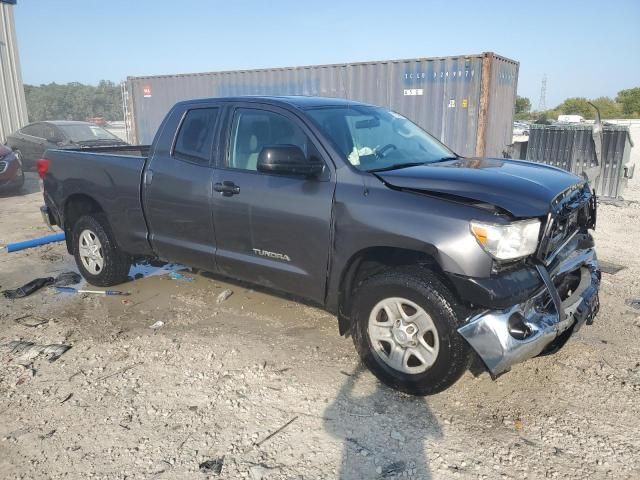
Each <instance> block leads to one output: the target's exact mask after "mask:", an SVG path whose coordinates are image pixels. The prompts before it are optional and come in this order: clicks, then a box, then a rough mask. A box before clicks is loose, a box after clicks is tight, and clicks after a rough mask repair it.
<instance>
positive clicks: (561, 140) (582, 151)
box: [526, 125, 633, 198]
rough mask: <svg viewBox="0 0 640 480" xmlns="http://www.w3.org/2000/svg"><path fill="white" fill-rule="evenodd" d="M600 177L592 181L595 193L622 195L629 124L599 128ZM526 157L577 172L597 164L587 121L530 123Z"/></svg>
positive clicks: (629, 173) (628, 153)
mask: <svg viewBox="0 0 640 480" xmlns="http://www.w3.org/2000/svg"><path fill="white" fill-rule="evenodd" d="M602 142H603V145H602V162H601V165H600V177H599V178H598V180H597V182H596V183H595V189H596V192H597V194H598V195H600V196H603V197H608V198H618V197H620V196H622V193H623V191H624V187H625V186H626V184H627V180H628V178H627V177H628V176H630V175H631V172H630V171H629V168H630V165H628V164H629V155H630V153H631V147H632V145H633V144H632V142H631V138H630V136H629V128H628V127H625V126H614V125H607V126H605V127H604V128H603V139H602ZM526 159H527V160H533V161H535V162H540V163H546V164H547V165H553V166H555V167H559V168H562V169H564V170H568V171H570V172H573V173H577V174H581V173H582V172H583V171H584V170H585V169H587V168H592V167H597V166H598V163H597V160H596V154H595V148H594V143H593V138H592V127H591V126H590V125H566V126H564V125H562V126H559V125H550V126H546V125H531V128H530V130H529V143H528V145H527V152H526Z"/></svg>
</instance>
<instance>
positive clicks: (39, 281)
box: [2, 277, 54, 299]
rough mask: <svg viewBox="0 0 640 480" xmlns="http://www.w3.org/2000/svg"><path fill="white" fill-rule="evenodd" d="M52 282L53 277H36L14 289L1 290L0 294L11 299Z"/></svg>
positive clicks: (32, 291)
mask: <svg viewBox="0 0 640 480" xmlns="http://www.w3.org/2000/svg"><path fill="white" fill-rule="evenodd" d="M53 282H54V278H53V277H45V278H36V279H34V280H31V281H30V282H28V283H25V284H24V285H23V286H21V287H18V288H16V289H14V290H3V291H2V295H4V297H5V298H11V299H15V298H24V297H28V296H29V295H31V294H32V293H34V292H37V291H38V290H40V289H41V288H42V287H46V286H47V285H51V284H52V283H53Z"/></svg>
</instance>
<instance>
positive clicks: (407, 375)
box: [352, 268, 471, 395]
mask: <svg viewBox="0 0 640 480" xmlns="http://www.w3.org/2000/svg"><path fill="white" fill-rule="evenodd" d="M463 310H464V309H463V308H462V307H461V306H460V305H459V304H458V303H457V302H456V299H455V297H454V296H453V295H452V294H451V292H450V291H449V290H448V289H447V288H446V287H445V286H444V285H443V284H442V282H441V281H440V280H439V279H438V278H437V277H436V276H435V275H434V274H433V273H432V272H430V271H428V270H425V269H420V268H405V269H398V270H393V271H390V272H385V273H382V274H379V275H376V276H374V277H371V278H370V279H368V280H366V281H365V282H363V283H362V284H361V285H360V286H359V288H358V289H357V291H356V292H355V296H354V301H353V310H352V319H353V321H354V322H355V324H354V325H353V329H352V336H353V342H354V344H355V347H356V350H357V351H358V354H359V355H360V357H361V359H362V361H363V363H364V364H365V365H366V366H367V367H368V368H369V369H370V370H371V371H372V373H373V374H374V375H375V376H376V377H378V379H380V380H381V381H382V382H383V383H385V384H386V385H389V386H390V387H393V388H395V389H397V390H400V391H403V392H406V393H409V394H412V395H430V394H434V393H438V392H441V391H442V390H445V389H446V388H448V387H449V386H451V385H452V384H453V383H455V382H456V381H457V380H458V379H459V378H460V377H461V376H462V375H463V374H464V372H465V371H466V370H467V368H468V367H469V363H470V359H471V352H470V349H469V346H468V345H467V343H466V342H465V340H464V339H463V338H462V336H461V335H460V334H459V333H458V332H457V328H458V327H459V326H460V325H461V322H462V321H463V320H464V317H465V314H464V311H463Z"/></svg>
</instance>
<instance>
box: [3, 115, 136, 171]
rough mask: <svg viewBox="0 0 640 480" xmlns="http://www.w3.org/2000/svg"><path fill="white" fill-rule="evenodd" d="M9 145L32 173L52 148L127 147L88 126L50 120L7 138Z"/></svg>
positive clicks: (112, 136)
mask: <svg viewBox="0 0 640 480" xmlns="http://www.w3.org/2000/svg"><path fill="white" fill-rule="evenodd" d="M6 143H7V145H8V146H9V147H10V148H11V149H12V150H13V151H14V152H15V153H16V155H17V156H18V158H20V160H21V161H22V162H23V165H24V167H25V169H32V168H33V167H34V166H35V162H36V160H38V159H39V158H42V155H43V154H44V152H45V151H46V150H47V149H49V148H77V147H95V146H114V145H126V143H125V142H123V141H122V140H121V139H120V138H118V137H116V136H115V135H113V134H112V133H110V132H108V131H107V130H105V129H104V128H102V127H99V126H98V125H94V124H93V123H88V122H75V121H68V120H50V121H46V122H36V123H31V124H29V125H27V126H25V127H22V128H21V129H20V130H18V131H17V132H15V133H13V134H11V135H9V136H8V137H7V142H6Z"/></svg>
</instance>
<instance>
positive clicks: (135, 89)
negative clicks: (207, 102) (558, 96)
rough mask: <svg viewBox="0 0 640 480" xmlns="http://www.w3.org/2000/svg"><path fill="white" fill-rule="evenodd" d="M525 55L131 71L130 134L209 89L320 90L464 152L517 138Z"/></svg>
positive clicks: (222, 92) (138, 135) (152, 126)
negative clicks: (392, 115) (399, 119)
mask: <svg viewBox="0 0 640 480" xmlns="http://www.w3.org/2000/svg"><path fill="white" fill-rule="evenodd" d="M518 67H519V64H518V62H515V61H513V60H509V59H507V58H504V57H501V56H499V55H496V54H494V53H490V52H489V53H483V54H479V55H461V56H455V57H441V58H416V59H409V60H388V61H376V62H361V63H345V64H336V65H312V66H303V67H290V68H269V69H261V70H240V71H227V72H210V73H196V74H181V75H160V76H151V77H128V78H127V81H126V83H125V85H124V91H123V98H124V104H125V116H126V120H127V129H128V132H129V138H130V141H131V142H134V143H150V142H151V141H152V140H153V136H154V135H155V132H156V129H157V128H158V126H159V125H160V122H161V121H162V119H163V117H164V115H165V114H166V113H167V111H168V110H169V109H170V108H171V106H172V105H173V104H174V103H176V102H178V101H180V100H187V99H192V98H202V97H228V96H236V95H313V96H323V97H339V98H348V99H351V100H357V101H361V102H366V103H372V104H376V105H382V106H385V107H387V108H389V109H391V110H394V111H396V112H398V113H400V114H402V115H405V116H406V117H408V118H410V119H411V120H413V121H414V122H415V123H417V124H418V125H420V126H421V127H422V128H424V129H425V130H427V131H428V132H430V133H431V134H432V135H434V136H435V137H437V138H439V139H440V140H441V141H443V142H444V143H445V144H446V145H448V146H449V147H451V148H452V149H453V150H454V151H456V152H457V153H459V154H461V155H465V156H473V155H478V156H482V155H486V156H502V153H503V151H504V149H505V147H506V145H508V144H510V143H511V130H512V123H513V112H514V105H515V98H516V88H517V81H518Z"/></svg>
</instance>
